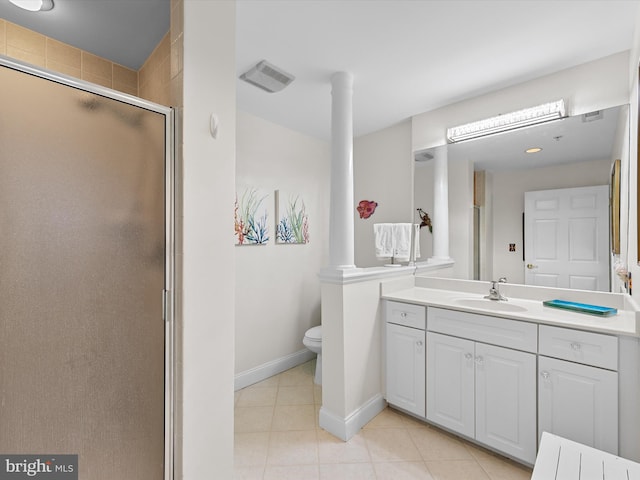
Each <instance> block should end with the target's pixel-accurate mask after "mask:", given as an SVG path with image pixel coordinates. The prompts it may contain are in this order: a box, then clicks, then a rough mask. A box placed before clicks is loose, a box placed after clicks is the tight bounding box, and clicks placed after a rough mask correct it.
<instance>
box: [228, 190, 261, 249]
mask: <svg viewBox="0 0 640 480" xmlns="http://www.w3.org/2000/svg"><path fill="white" fill-rule="evenodd" d="M268 198H269V193H268V192H267V191H265V190H263V189H260V188H256V187H251V186H241V187H238V188H236V202H235V206H234V215H233V216H234V230H235V232H234V234H235V237H236V245H265V244H266V243H267V242H268V241H269V211H268V203H269V202H268Z"/></svg>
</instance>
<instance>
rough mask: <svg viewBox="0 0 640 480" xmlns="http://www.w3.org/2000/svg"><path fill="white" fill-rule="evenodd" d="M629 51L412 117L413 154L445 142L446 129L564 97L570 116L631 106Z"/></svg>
mask: <svg viewBox="0 0 640 480" xmlns="http://www.w3.org/2000/svg"><path fill="white" fill-rule="evenodd" d="M628 71H629V52H628V51H625V52H621V53H617V54H615V55H611V56H608V57H604V58H601V59H599V60H595V61H593V62H589V63H585V64H582V65H578V66H576V67H572V68H568V69H565V70H561V71H559V72H556V73H553V74H551V75H546V76H544V77H540V78H538V79H535V80H531V81H528V82H525V83H521V84H518V85H514V86H513V87H509V88H505V89H502V90H498V91H497V92H493V93H489V94H486V95H482V96H480V97H475V98H471V99H469V100H464V101H461V102H458V103H454V104H452V105H447V106H446V107H442V108H438V109H436V110H431V111H429V112H426V113H422V114H419V115H416V116H414V117H413V121H412V130H413V134H412V139H413V151H418V150H423V149H426V148H431V147H435V146H439V145H444V144H445V143H446V139H445V135H446V130H447V128H448V127H452V126H454V125H460V124H463V123H468V122H472V121H475V120H480V119H483V118H488V117H492V116H495V115H499V114H501V113H505V112H512V111H514V110H518V109H521V108H526V107H532V106H535V105H539V104H541V103H545V102H548V101H551V100H557V99H560V98H564V100H565V102H566V105H567V113H568V114H569V115H578V114H581V113H587V112H592V111H594V110H599V109H604V108H608V107H614V106H618V105H622V104H625V103H628V101H629V87H628V80H627V79H628Z"/></svg>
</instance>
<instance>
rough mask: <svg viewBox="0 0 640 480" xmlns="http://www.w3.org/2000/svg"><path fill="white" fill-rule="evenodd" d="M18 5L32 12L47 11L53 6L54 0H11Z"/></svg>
mask: <svg viewBox="0 0 640 480" xmlns="http://www.w3.org/2000/svg"><path fill="white" fill-rule="evenodd" d="M9 1H10V2H11V3H13V4H14V5H15V6H16V7H20V8H22V9H24V10H29V11H30V12H46V11H47V10H51V9H52V8H53V0H9Z"/></svg>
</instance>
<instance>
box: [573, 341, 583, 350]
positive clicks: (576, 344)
mask: <svg viewBox="0 0 640 480" xmlns="http://www.w3.org/2000/svg"><path fill="white" fill-rule="evenodd" d="M581 348H582V345H580V344H579V343H578V342H571V350H573V351H574V352H579V351H580V349H581Z"/></svg>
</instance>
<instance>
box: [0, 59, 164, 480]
mask: <svg viewBox="0 0 640 480" xmlns="http://www.w3.org/2000/svg"><path fill="white" fill-rule="evenodd" d="M0 86H1V88H0V92H1V93H0V98H1V102H0V105H1V108H0V295H1V296H0V453H2V454H78V460H79V478H81V479H83V480H102V479H104V480H107V479H108V480H114V479H118V480H127V479H132V480H133V479H135V480H161V479H162V478H163V475H164V473H163V471H164V448H165V445H164V419H165V413H164V412H165V410H164V398H165V390H164V378H165V375H164V361H165V338H164V335H165V324H164V322H163V319H162V303H161V300H162V292H163V288H164V285H165V211H164V206H165V188H164V171H165V170H164V169H165V149H164V146H165V115H162V114H159V113H157V112H153V111H149V110H146V109H142V108H140V107H137V106H132V105H129V104H125V103H122V102H119V101H116V100H113V99H110V98H105V97H102V96H99V95H95V94H92V93H88V92H85V91H82V90H79V89H76V88H72V87H69V86H66V85H61V84H59V83H55V82H53V81H50V80H46V79H43V78H38V77H36V76H33V75H29V74H26V73H23V72H19V71H15V70H12V69H9V68H6V67H0Z"/></svg>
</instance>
